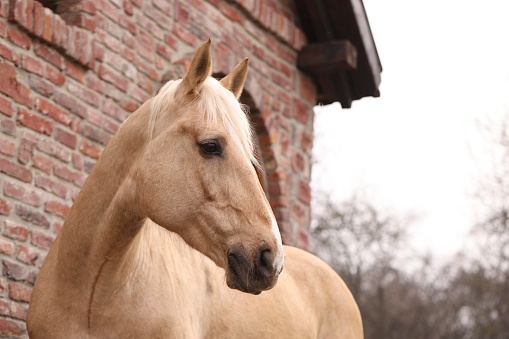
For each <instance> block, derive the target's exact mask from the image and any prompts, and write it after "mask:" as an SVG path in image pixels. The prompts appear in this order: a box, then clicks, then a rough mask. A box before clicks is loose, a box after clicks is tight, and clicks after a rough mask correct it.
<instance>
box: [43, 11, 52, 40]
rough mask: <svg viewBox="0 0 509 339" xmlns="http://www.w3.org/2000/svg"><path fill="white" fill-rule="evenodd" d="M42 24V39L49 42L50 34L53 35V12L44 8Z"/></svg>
mask: <svg viewBox="0 0 509 339" xmlns="http://www.w3.org/2000/svg"><path fill="white" fill-rule="evenodd" d="M43 12H44V24H43V29H42V38H43V39H44V40H46V41H51V34H52V33H53V31H52V27H53V12H52V11H51V10H50V9H49V8H46V7H45V8H44V9H43Z"/></svg>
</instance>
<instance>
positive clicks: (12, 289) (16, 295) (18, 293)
mask: <svg viewBox="0 0 509 339" xmlns="http://www.w3.org/2000/svg"><path fill="white" fill-rule="evenodd" d="M31 296H32V289H31V288H28V287H25V286H23V285H20V284H15V283H12V284H9V298H11V299H12V300H16V301H24V302H27V303H28V302H30V297H31Z"/></svg>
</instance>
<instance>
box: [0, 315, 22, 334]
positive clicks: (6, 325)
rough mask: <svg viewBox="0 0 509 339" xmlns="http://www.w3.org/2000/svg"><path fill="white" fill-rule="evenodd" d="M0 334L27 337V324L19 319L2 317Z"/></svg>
mask: <svg viewBox="0 0 509 339" xmlns="http://www.w3.org/2000/svg"><path fill="white" fill-rule="evenodd" d="M0 334H1V335H3V336H9V337H10V336H15V337H26V335H27V331H26V326H25V324H23V323H22V322H19V321H13V320H10V319H4V318H0Z"/></svg>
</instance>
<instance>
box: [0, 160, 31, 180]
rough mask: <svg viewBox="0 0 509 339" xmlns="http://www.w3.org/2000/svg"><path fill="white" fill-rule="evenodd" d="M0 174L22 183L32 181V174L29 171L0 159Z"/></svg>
mask: <svg viewBox="0 0 509 339" xmlns="http://www.w3.org/2000/svg"><path fill="white" fill-rule="evenodd" d="M0 172H3V173H5V174H7V175H9V176H11V177H14V178H16V179H19V180H21V181H23V182H31V181H32V172H31V171H30V170H28V169H26V168H25V167H23V166H20V165H18V164H16V163H13V162H10V161H8V160H5V159H2V158H0Z"/></svg>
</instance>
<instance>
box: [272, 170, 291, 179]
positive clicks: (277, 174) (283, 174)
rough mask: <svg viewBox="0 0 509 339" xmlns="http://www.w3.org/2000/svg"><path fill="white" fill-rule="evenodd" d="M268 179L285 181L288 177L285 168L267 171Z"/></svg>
mask: <svg viewBox="0 0 509 339" xmlns="http://www.w3.org/2000/svg"><path fill="white" fill-rule="evenodd" d="M268 179H269V181H286V180H287V179H288V174H287V173H286V171H285V170H279V171H275V172H271V173H269V175H268Z"/></svg>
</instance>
